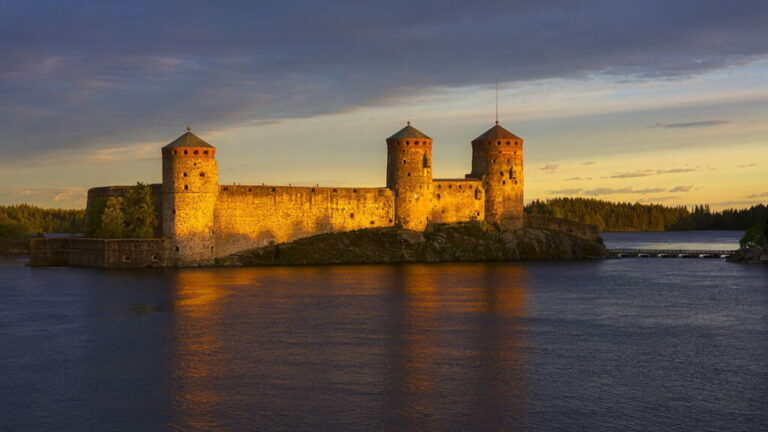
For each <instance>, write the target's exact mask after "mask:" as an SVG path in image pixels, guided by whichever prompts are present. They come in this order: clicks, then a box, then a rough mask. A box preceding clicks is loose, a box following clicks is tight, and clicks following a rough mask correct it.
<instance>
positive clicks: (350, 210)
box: [213, 185, 395, 257]
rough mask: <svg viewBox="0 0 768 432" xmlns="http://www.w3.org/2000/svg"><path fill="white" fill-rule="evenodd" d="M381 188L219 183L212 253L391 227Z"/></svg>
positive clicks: (386, 194) (389, 202)
mask: <svg viewBox="0 0 768 432" xmlns="http://www.w3.org/2000/svg"><path fill="white" fill-rule="evenodd" d="M394 217H395V215H394V196H393V194H392V191H391V190H389V189H387V188H328V187H285V186H246V185H237V186H224V185H221V186H219V193H218V199H217V203H216V209H215V214H214V226H213V240H214V243H215V251H216V256H217V257H222V256H226V255H229V254H232V253H235V252H239V251H242V250H245V249H250V248H254V247H259V246H265V245H269V244H271V243H284V242H288V241H291V240H295V239H297V238H301V237H308V236H312V235H317V234H322V233H329V232H340V231H351V230H357V229H363V228H375V227H386V226H393V225H394V224H395V221H394Z"/></svg>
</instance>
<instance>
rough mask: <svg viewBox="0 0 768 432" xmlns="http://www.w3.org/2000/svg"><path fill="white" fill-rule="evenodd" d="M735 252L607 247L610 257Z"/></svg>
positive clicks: (724, 255)
mask: <svg viewBox="0 0 768 432" xmlns="http://www.w3.org/2000/svg"><path fill="white" fill-rule="evenodd" d="M735 253H736V251H735V250H727V249H608V254H609V256H611V257H612V258H627V257H640V258H727V257H729V256H731V255H733V254H735Z"/></svg>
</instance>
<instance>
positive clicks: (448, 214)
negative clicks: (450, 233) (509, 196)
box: [431, 179, 485, 223]
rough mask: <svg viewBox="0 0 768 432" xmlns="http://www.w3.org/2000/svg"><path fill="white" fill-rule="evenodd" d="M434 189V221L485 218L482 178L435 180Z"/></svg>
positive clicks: (461, 220) (450, 221)
mask: <svg viewBox="0 0 768 432" xmlns="http://www.w3.org/2000/svg"><path fill="white" fill-rule="evenodd" d="M432 190H433V192H432V193H433V199H432V217H431V220H432V221H433V222H436V223H453V222H466V221H473V220H483V219H484V218H485V199H484V198H485V197H484V190H483V183H482V182H481V181H480V180H464V179H460V180H456V179H439V180H434V181H433V182H432Z"/></svg>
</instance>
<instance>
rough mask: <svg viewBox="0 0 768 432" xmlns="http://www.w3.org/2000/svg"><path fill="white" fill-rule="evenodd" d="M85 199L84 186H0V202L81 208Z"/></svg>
mask: <svg viewBox="0 0 768 432" xmlns="http://www.w3.org/2000/svg"><path fill="white" fill-rule="evenodd" d="M86 199H87V191H86V189H84V188H77V187H61V188H20V187H9V186H0V202H4V203H8V204H22V203H26V204H34V205H39V206H43V207H64V208H83V207H85V202H86Z"/></svg>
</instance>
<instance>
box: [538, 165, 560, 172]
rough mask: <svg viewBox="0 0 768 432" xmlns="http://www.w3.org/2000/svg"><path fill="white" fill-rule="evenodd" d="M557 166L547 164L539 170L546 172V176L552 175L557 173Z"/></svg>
mask: <svg viewBox="0 0 768 432" xmlns="http://www.w3.org/2000/svg"><path fill="white" fill-rule="evenodd" d="M559 166H560V165H558V164H547V165H544V166H543V167H541V170H542V171H544V172H546V173H548V174H552V173H554V172H555V171H557V168H558V167H559Z"/></svg>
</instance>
